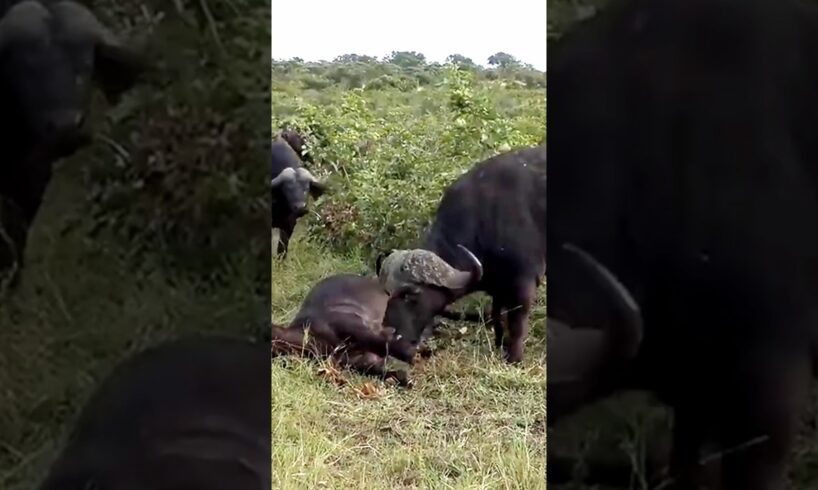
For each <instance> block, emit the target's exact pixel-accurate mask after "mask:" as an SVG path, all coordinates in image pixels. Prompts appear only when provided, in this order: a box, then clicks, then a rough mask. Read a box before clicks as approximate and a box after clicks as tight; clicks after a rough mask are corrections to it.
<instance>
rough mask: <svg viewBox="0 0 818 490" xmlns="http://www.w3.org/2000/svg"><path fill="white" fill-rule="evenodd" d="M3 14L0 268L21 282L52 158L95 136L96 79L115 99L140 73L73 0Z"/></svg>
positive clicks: (24, 4)
mask: <svg viewBox="0 0 818 490" xmlns="http://www.w3.org/2000/svg"><path fill="white" fill-rule="evenodd" d="M4 5H5V6H6V7H5V9H4V10H2V11H0V15H2V17H0V108H2V109H0V143H2V144H0V147H2V149H0V152H2V155H0V199H1V200H2V202H0V227H1V228H2V230H0V231H2V234H1V235H2V239H0V271H3V272H6V273H7V272H9V271H10V270H12V271H13V272H12V281H13V282H14V283H16V282H17V281H16V280H17V278H18V272H19V270H20V268H21V267H22V264H23V256H24V252H25V247H26V240H27V237H28V230H29V228H30V227H31V224H32V222H33V221H34V218H35V217H36V215H37V211H38V210H39V208H40V204H41V203H42V199H43V194H44V193H45V190H46V187H47V186H48V183H49V181H50V180H51V171H52V165H53V163H54V162H55V161H56V160H58V159H60V158H64V157H67V156H69V155H72V154H73V153H75V152H76V151H77V150H78V149H80V148H81V147H83V146H85V145H87V144H88V143H89V142H90V141H91V138H90V136H89V134H88V133H87V132H86V131H85V130H84V128H83V123H84V121H85V119H86V110H87V107H88V98H89V95H90V88H91V81H92V80H94V81H96V82H97V83H98V84H99V86H100V87H101V88H102V90H103V92H104V94H105V95H106V97H107V98H108V100H109V101H110V102H115V101H116V100H117V98H118V97H119V95H120V94H121V93H123V92H124V91H126V90H127V89H129V88H130V87H131V86H132V85H133V84H134V83H135V82H136V78H137V76H138V74H139V73H140V71H141V70H142V64H141V61H140V59H139V58H138V57H137V56H135V55H134V54H133V53H131V52H130V51H129V50H127V49H126V48H124V47H123V46H122V45H121V44H120V43H119V42H118V41H117V40H116V39H115V38H114V36H113V35H112V34H111V33H110V32H109V31H108V30H107V29H106V28H105V27H104V26H102V24H100V22H99V21H98V20H97V18H96V17H95V16H94V15H93V14H92V13H91V12H90V11H89V10H87V9H86V8H85V7H83V6H82V5H80V4H78V3H75V2H71V1H46V0H43V1H41V2H40V1H31V0H26V1H20V2H11V3H5V4H4Z"/></svg>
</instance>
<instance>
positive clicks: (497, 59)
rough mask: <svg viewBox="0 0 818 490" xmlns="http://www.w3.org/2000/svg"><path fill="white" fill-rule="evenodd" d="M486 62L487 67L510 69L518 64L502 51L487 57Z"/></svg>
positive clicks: (513, 58)
mask: <svg viewBox="0 0 818 490" xmlns="http://www.w3.org/2000/svg"><path fill="white" fill-rule="evenodd" d="M488 61H489V66H496V67H499V68H511V67H513V66H519V64H520V62H519V61H517V58H515V57H514V56H511V55H510V54H508V53H504V52H502V51H500V52H497V53H494V54H493V55H491V56H489V60H488Z"/></svg>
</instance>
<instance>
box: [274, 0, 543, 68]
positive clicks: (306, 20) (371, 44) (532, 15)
mask: <svg viewBox="0 0 818 490" xmlns="http://www.w3.org/2000/svg"><path fill="white" fill-rule="evenodd" d="M280 2H281V0H276V1H274V2H273V24H272V34H273V36H272V56H273V58H275V59H289V58H293V57H299V58H303V59H304V60H307V61H318V60H322V59H323V60H327V61H330V60H332V59H333V58H335V57H336V56H339V55H342V54H348V53H356V54H365V55H370V56H376V57H378V58H381V57H383V56H385V55H387V54H389V53H390V52H392V51H419V52H421V53H423V54H424V55H426V59H427V60H429V61H439V62H442V61H443V60H444V59H445V58H446V56H448V55H450V54H453V53H459V54H462V55H465V56H468V57H469V58H471V59H472V60H474V61H475V62H476V63H479V64H481V65H486V63H487V58H488V57H489V56H491V55H492V54H494V53H496V52H498V51H504V52H506V53H509V54H511V55H512V56H514V57H515V58H517V59H518V60H520V61H523V62H525V63H530V64H532V65H534V66H535V67H536V68H537V69H539V70H543V71H545V59H546V50H545V42H546V1H545V0H501V1H499V2H479V1H467V0H411V1H405V0H380V1H378V0H335V1H333V0H299V1H298V2H290V3H288V4H286V7H285V5H284V4H283V2H281V4H280V5H277V4H279V3H280Z"/></svg>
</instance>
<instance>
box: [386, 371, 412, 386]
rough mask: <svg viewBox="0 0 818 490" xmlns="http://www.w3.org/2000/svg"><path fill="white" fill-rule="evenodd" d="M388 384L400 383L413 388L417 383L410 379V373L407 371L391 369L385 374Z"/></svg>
mask: <svg viewBox="0 0 818 490" xmlns="http://www.w3.org/2000/svg"><path fill="white" fill-rule="evenodd" d="M384 378H385V381H386V383H387V384H390V385H395V384H396V385H398V386H402V387H404V388H411V387H412V386H413V385H414V384H415V383H414V381H412V380H411V379H409V374H408V373H407V372H406V371H389V372H388V373H386V375H385V376H384Z"/></svg>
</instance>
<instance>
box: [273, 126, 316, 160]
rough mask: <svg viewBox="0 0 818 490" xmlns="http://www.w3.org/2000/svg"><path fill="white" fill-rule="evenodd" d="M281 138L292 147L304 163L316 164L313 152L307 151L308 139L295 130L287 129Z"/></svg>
mask: <svg viewBox="0 0 818 490" xmlns="http://www.w3.org/2000/svg"><path fill="white" fill-rule="evenodd" d="M279 136H280V137H281V139H283V140H284V141H286V142H287V144H288V145H290V147H291V148H292V149H293V150H294V151H295V152H296V153H297V154H298V156H299V157H300V158H301V160H302V161H304V162H308V163H315V160H314V159H313V158H312V152H310V151H309V150H308V149H307V138H306V137H305V136H304V135H303V134H301V133H299V132H298V131H295V130H293V129H285V130H284V131H282V132H281V134H280V135H279Z"/></svg>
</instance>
